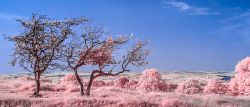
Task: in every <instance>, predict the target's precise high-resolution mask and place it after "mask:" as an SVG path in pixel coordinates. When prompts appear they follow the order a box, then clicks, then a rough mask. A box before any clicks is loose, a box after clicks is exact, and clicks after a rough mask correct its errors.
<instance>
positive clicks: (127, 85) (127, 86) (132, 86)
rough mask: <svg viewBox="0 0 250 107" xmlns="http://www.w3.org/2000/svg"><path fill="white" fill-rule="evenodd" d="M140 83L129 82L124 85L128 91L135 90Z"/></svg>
mask: <svg viewBox="0 0 250 107" xmlns="http://www.w3.org/2000/svg"><path fill="white" fill-rule="evenodd" d="M137 84H138V82H137V81H133V80H132V81H129V82H127V83H126V84H125V85H124V88H126V89H131V90H135V89H136V86H137Z"/></svg>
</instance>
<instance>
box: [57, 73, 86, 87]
mask: <svg viewBox="0 0 250 107" xmlns="http://www.w3.org/2000/svg"><path fill="white" fill-rule="evenodd" d="M80 80H81V81H82V78H80ZM61 81H62V84H75V85H77V84H78V81H77V79H76V76H75V75H74V74H67V75H65V77H62V78H61Z"/></svg>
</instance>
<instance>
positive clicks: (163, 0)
mask: <svg viewBox="0 0 250 107" xmlns="http://www.w3.org/2000/svg"><path fill="white" fill-rule="evenodd" d="M39 10H40V13H42V14H47V15H49V16H51V17H54V18H56V19H63V18H65V17H68V18H72V17H81V16H84V17H88V18H91V19H94V20H95V21H96V23H98V24H105V25H107V26H108V28H109V29H111V30H112V33H113V34H131V33H134V39H135V38H143V37H144V38H146V39H149V40H151V41H152V42H153V44H152V47H153V48H154V50H153V52H152V54H151V55H150V57H149V65H147V66H145V67H140V68H131V69H133V71H142V70H143V69H147V68H156V69H158V70H159V71H233V70H234V66H235V65H236V64H237V63H238V61H240V60H242V59H243V58H245V57H247V56H249V55H250V1H249V0H227V1H224V0H89V1H86V0H79V1H77V0H74V1H69V0H11V1H7V0H0V23H1V24H0V34H1V35H2V34H5V35H15V34H19V33H20V32H21V31H22V26H21V24H19V23H18V22H16V21H15V20H16V19H18V18H22V17H23V18H28V17H30V16H31V13H32V12H36V11H39ZM0 47H1V48H0V56H1V60H0V69H1V70H0V73H13V72H24V70H23V69H22V68H19V67H10V66H9V65H8V62H9V60H10V58H11V57H10V56H9V55H10V54H11V53H12V50H11V49H12V48H13V44H11V43H10V42H8V41H6V40H4V39H3V37H0Z"/></svg>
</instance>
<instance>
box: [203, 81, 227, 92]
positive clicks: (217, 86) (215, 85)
mask: <svg viewBox="0 0 250 107" xmlns="http://www.w3.org/2000/svg"><path fill="white" fill-rule="evenodd" d="M203 92H204V93H209V94H210V93H214V94H226V93H227V92H228V85H225V84H221V83H219V82H218V81H216V80H210V81H209V82H208V84H207V85H206V86H205V87H204V90H203Z"/></svg>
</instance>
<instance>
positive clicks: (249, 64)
mask: <svg viewBox="0 0 250 107" xmlns="http://www.w3.org/2000/svg"><path fill="white" fill-rule="evenodd" d="M235 72H238V74H236V75H235V78H232V79H231V81H230V85H229V89H230V90H231V94H233V95H250V57H246V58H245V59H243V60H242V61H240V62H239V63H238V64H237V65H236V66H235Z"/></svg>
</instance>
